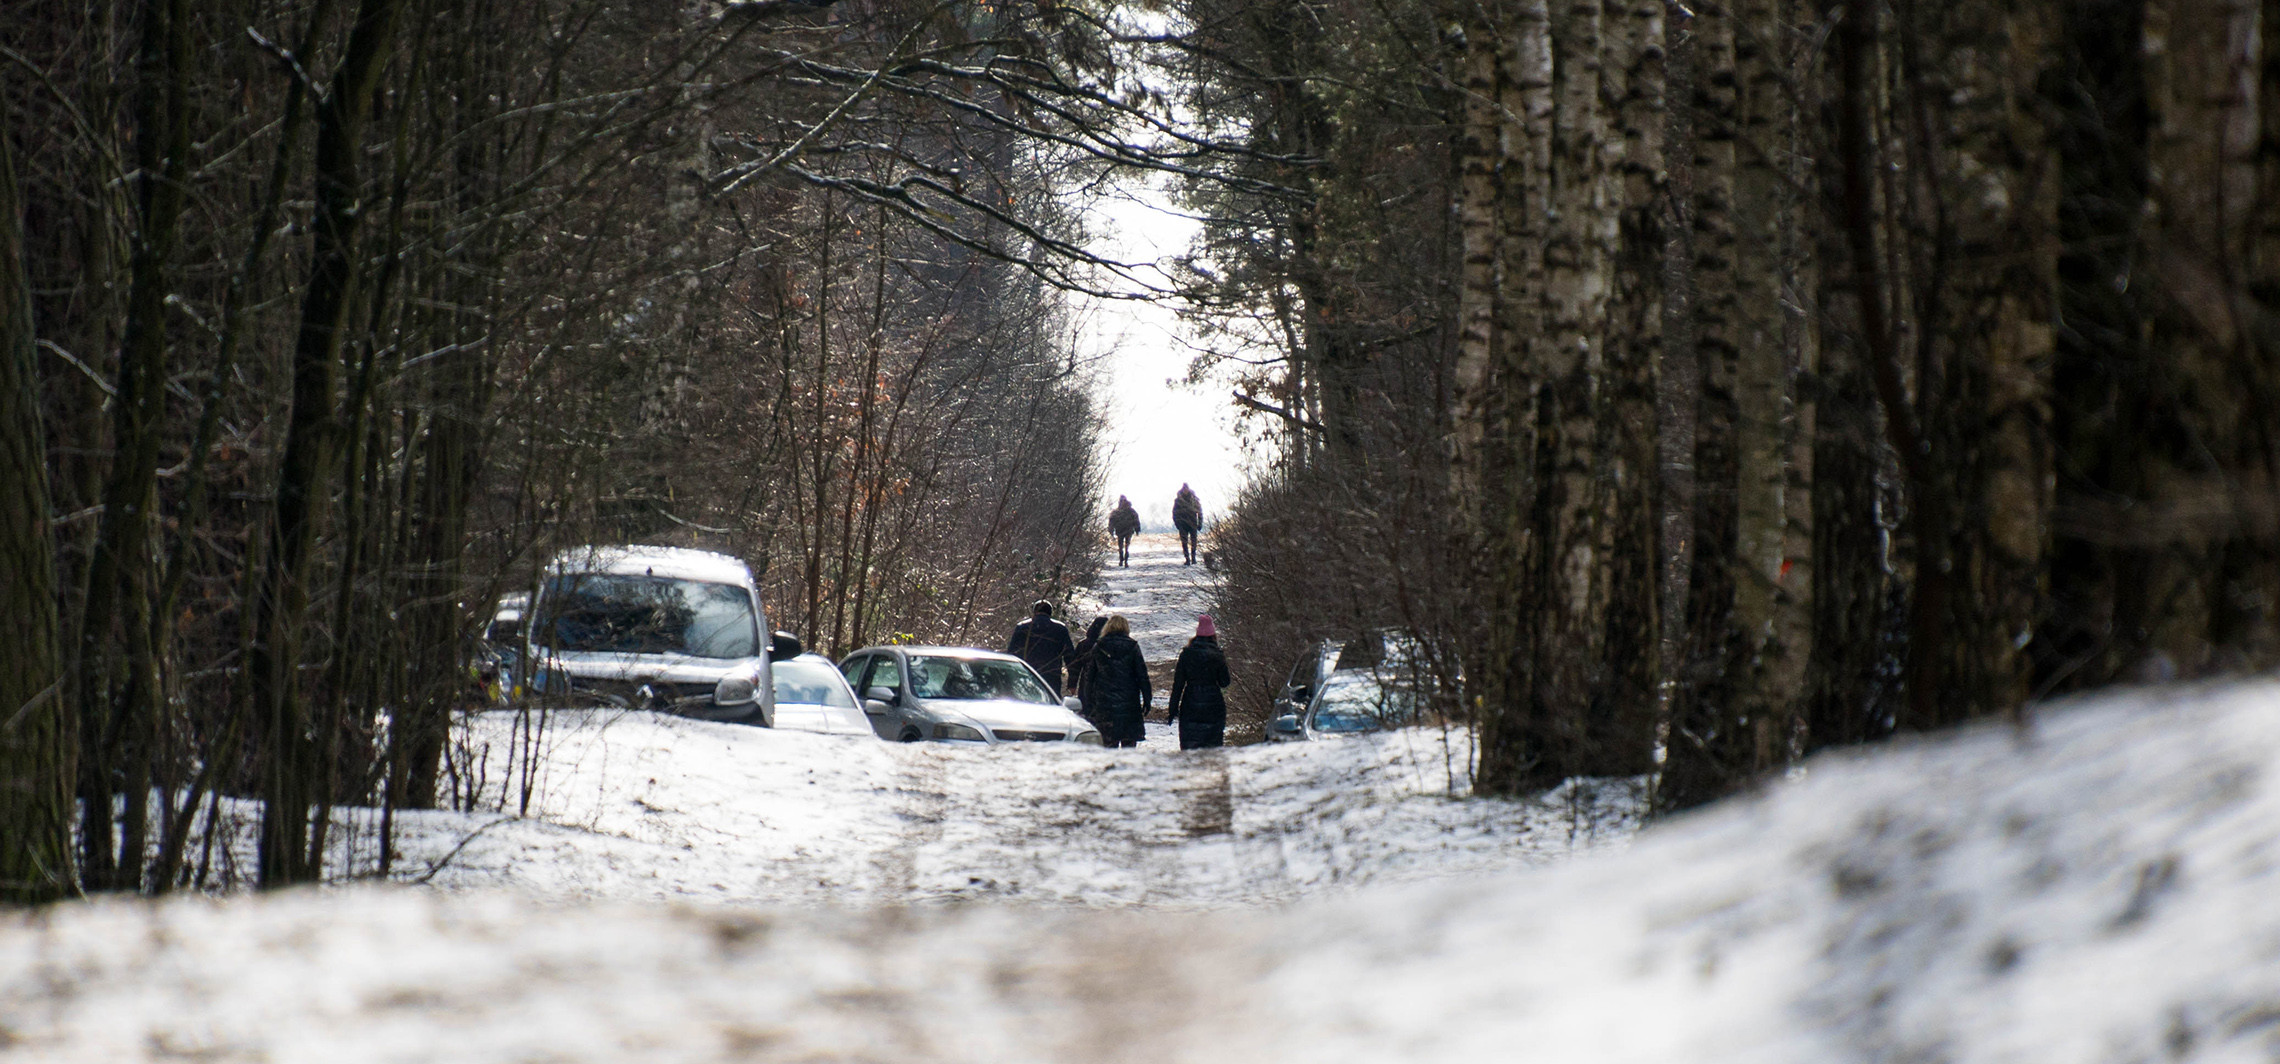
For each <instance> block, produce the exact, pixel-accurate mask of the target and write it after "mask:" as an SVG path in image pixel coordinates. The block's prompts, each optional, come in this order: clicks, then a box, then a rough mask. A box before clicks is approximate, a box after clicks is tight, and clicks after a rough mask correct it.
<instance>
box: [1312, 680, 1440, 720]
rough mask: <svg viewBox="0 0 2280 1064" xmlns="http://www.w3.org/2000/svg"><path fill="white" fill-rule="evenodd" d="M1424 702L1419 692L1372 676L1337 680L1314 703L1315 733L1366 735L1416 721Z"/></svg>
mask: <svg viewBox="0 0 2280 1064" xmlns="http://www.w3.org/2000/svg"><path fill="white" fill-rule="evenodd" d="M1423 702H1424V699H1423V698H1422V697H1421V696H1420V695H1419V693H1418V692H1417V690H1416V689H1414V688H1411V687H1407V686H1392V685H1387V684H1383V683H1380V682H1378V681H1377V679H1376V678H1374V677H1370V676H1348V677H1335V678H1333V679H1332V680H1331V681H1330V682H1329V683H1328V684H1325V685H1324V686H1323V688H1322V695H1321V697H1320V698H1318V699H1316V700H1315V703H1314V730H1315V731H1320V732H1365V731H1378V730H1380V729H1383V728H1398V727H1400V726H1402V725H1404V724H1409V723H1412V722H1414V721H1415V720H1416V719H1417V717H1418V710H1419V709H1420V708H1422V706H1423Z"/></svg>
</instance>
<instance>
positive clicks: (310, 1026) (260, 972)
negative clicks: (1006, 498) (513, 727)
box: [0, 685, 2280, 1064]
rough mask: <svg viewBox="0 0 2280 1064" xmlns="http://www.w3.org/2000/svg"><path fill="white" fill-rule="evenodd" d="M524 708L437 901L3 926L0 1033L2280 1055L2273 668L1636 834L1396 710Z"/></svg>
mask: <svg viewBox="0 0 2280 1064" xmlns="http://www.w3.org/2000/svg"><path fill="white" fill-rule="evenodd" d="M556 723H557V724H558V725H559V726H558V727H557V728H555V729H554V731H553V733H552V734H553V735H554V737H555V739H554V741H555V742H558V743H559V746H557V747H555V748H554V749H553V753H554V755H555V756H552V757H550V758H549V760H548V761H547V764H548V766H549V769H548V771H549V772H550V773H551V775H550V777H549V778H548V779H547V780H546V781H544V788H543V791H542V798H543V801H542V802H541V808H542V809H543V815H542V816H536V817H534V818H533V819H530V820H519V821H501V822H498V823H496V824H491V823H490V819H489V818H481V817H465V816H457V815H443V814H436V815H433V816H430V817H424V818H421V823H420V824H419V825H418V826H417V828H416V829H415V839H416V845H415V846H414V847H413V849H414V855H415V857H417V858H419V859H420V860H426V861H435V860H439V859H440V858H441V857H442V856H443V855H444V854H445V853H447V852H449V851H450V850H451V849H452V847H454V846H456V845H457V844H458V843H459V842H460V841H461V840H463V839H464V838H466V836H467V835H468V834H469V833H470V832H471V831H474V830H476V829H478V828H480V829H483V832H482V834H481V835H480V836H479V837H477V838H475V839H474V841H473V842H471V843H469V844H468V845H467V846H466V847H465V848H464V849H461V850H460V851H459V852H458V854H457V856H456V857H454V858H453V859H452V860H451V861H450V862H449V863H447V864H444V865H442V866H441V867H440V869H439V870H438V871H437V872H436V874H435V877H434V883H436V884H438V885H440V886H442V887H444V888H445V889H442V890H436V889H404V888H379V887H372V888H359V889H344V890H330V891H312V892H306V893H298V894H291V895H284V896H272V897H241V898H232V899H227V900H221V901H202V900H185V901H176V902H169V903H165V904H161V905H155V906H152V905H144V904H138V903H132V902H100V903H94V904H84V905H70V906H62V907H57V908H53V909H49V910H45V911H42V912H39V913H36V914H32V915H28V916H27V915H14V916H9V917H6V918H5V919H4V920H0V1059H6V1060H10V1061H14V1060H70V1061H132V1060H162V1059H178V1058H187V1059H199V1060H208V1061H254V1060H267V1061H319V1060H322V1061H398V1060H403V1061H410V1060H420V1061H524V1060H546V1061H604V1060H609V1061H629V1060H631V1061H652V1060H655V1061H731V1060H735V1061H795V1060H796V1061H975V1062H983V1061H992V1062H996V1061H1135V1062H1137V1061H1149V1062H1167V1061H1228V1062H1234V1061H1256V1060H1288V1061H1310V1062H1311V1061H1357V1062H1359V1061H1373V1062H1374V1061H1453V1060H1468V1059H1471V1060H1521V1059H1524V1060H1531V1061H1575V1062H1593V1064H1604V1062H1628V1061H1637V1062H1641V1064H1647V1062H1655V1064H1670V1062H1681V1061H1753V1062H1756V1061H1764V1062H1797V1064H1807V1062H1812V1064H1820V1062H1828V1061H1854V1060H1859V1061H1943V1062H1958V1064H1961V1062H1971V1061H1990V1062H1992V1061H2021V1062H2027V1061H2032V1062H2052V1061H2057V1062H2073V1061H2080V1062H2104V1061H2116V1062H2121V1061H2153V1060H2205V1061H2272V1060H2276V1059H2280V791H2276V790H2275V787H2274V785H2273V781H2272V775H2273V771H2272V770H2273V769H2274V768H2276V767H2280V689H2275V688H2274V687H2272V686H2267V685H2255V686H2240V687H2231V688H2224V689H2216V690H2209V691H2190V690H2177V691H2166V692H2159V693H2151V694H2145V693H2140V694H2133V695H2121V696H2113V697H2109V698H2106V699H2103V700H2099V701H2095V702H2090V703H2084V704H2081V705H2078V706H2075V707H2072V708H2062V709H2051V710H2048V711H2047V712H2046V713H2045V714H2044V715H2043V716H2042V717H2041V718H2040V719H2039V721H2038V722H2037V723H2036V724H2035V725H2034V727H2033V728H2032V729H2031V730H2029V731H2024V732H2022V731H2017V730H2013V729H2010V728H1988V729H1983V730H1979V731H1976V732H1972V733H1969V734H1965V735H1962V736H1956V737H1947V738H1942V739H1939V740H1934V741H1926V742H1918V743H1906V744H1896V745H1888V746H1884V747H1880V748H1876V749H1873V750H1868V751H1863V752H1859V753H1856V754H1853V755H1849V756H1841V757H1834V758H1822V759H1820V760H1817V761H1815V762H1813V763H1812V764H1811V766H1810V768H1809V771H1808V772H1806V773H1805V774H1804V776H1803V778H1801V779H1796V780H1793V781H1791V782H1789V783H1786V784H1783V785H1780V786H1777V787H1774V788H1772V789H1770V790H1769V791H1768V792H1766V793H1765V794H1763V795H1760V796H1758V797H1755V798H1752V799H1747V800H1741V801H1736V802H1732V803H1728V804H1727V805H1725V806H1722V807H1719V808H1714V809H1711V810H1708V811H1706V812H1704V813H1702V814H1699V815H1696V816H1693V817H1690V818H1686V819H1683V820H1679V821H1675V822H1672V823H1669V824H1665V825H1662V826H1659V827H1657V828H1655V829H1653V830H1651V831H1649V832H1647V833H1645V834H1643V835H1640V836H1637V837H1636V838H1635V839H1634V840H1632V841H1630V842H1629V843H1628V845H1610V843H1614V842H1617V841H1620V840H1621V839H1622V838H1623V835H1624V830H1623V821H1622V816H1621V809H1622V808H1623V806H1622V803H1621V801H1620V798H1619V795H1617V794H1615V793H1612V792H1618V791H1620V790H1622V788H1621V786H1619V785H1613V784H1609V785H1602V786H1601V787H1599V788H1594V789H1584V790H1578V791H1576V792H1574V793H1572V794H1568V795H1563V796H1561V800H1558V801H1547V802H1533V803H1508V802H1489V801H1476V800H1456V799H1451V798H1448V797H1446V796H1445V794H1446V791H1447V789H1448V785H1449V782H1450V778H1451V777H1450V774H1449V773H1448V772H1447V771H1445V769H1443V768H1442V766H1443V765H1445V762H1444V761H1443V760H1442V759H1441V757H1440V756H1439V754H1438V752H1437V751H1436V749H1435V748H1436V747H1437V746H1438V742H1439V739H1438V736H1437V735H1432V734H1431V733H1416V734H1410V735H1397V736H1387V737H1380V738H1377V739H1371V740H1364V741H1360V742H1342V743H1319V744H1305V745H1293V746H1288V747H1275V748H1247V749H1238V750H1230V751H1225V752H1222V753H1219V754H1211V755H1204V756H1194V755H1177V754H1169V753H1162V752H1156V751H1151V750H1148V749H1145V748H1144V749H1142V750H1140V751H1125V752H1115V751H1093V750H1084V751H1075V750H1070V751H1047V750H1034V749H999V750H951V749H944V748H935V747H896V746H887V745H884V744H870V743H863V742H855V741H848V740H838V739H833V738H831V737H825V736H802V735H790V734H778V733H769V732H760V731H752V730H744V729H733V728H727V727H722V726H712V725H703V724H697V723H694V722H688V721H678V720H659V719H652V718H646V717H639V716H628V717H618V718H601V717H594V718H591V719H589V720H587V721H584V722H582V723H581V722H575V721H571V720H569V719H567V718H565V719H563V720H560V721H558V722H556ZM1456 763H1458V764H1461V763H1462V760H1461V757H1460V758H1458V759H1457V762H1456ZM810 779H813V780H814V782H813V783H810V782H808V781H809V780H810ZM1457 782H1458V784H1459V786H1460V787H1461V785H1462V781H1461V780H1459V781H1457ZM811 796H812V797H811ZM1576 813H1581V814H1582V816H1581V818H1580V819H1579V818H1578V817H1577V816H1575V815H1573V814H1576ZM486 825H488V826H486ZM1573 850H1598V851H1601V852H1597V853H1590V854H1583V855H1578V856H1574V857H1572V858H1569V859H1559V860H1554V858H1562V857H1564V856H1565V855H1568V854H1570V852H1571V851H1573ZM1529 866H1536V867H1529ZM1331 888H1334V889H1331ZM656 899H662V900H664V901H665V902H666V903H665V904H657V903H656V902H655V900H656ZM940 899H975V901H974V902H973V903H964V904H939V903H935V902H937V901H938V900H940ZM905 901H913V902H919V904H901V902H905ZM818 903H823V904H818ZM1286 903H1287V904H1286Z"/></svg>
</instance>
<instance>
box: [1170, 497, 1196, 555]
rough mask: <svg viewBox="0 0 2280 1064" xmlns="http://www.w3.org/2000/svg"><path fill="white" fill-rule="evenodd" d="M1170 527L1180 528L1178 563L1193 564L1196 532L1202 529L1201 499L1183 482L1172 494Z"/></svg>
mask: <svg viewBox="0 0 2280 1064" xmlns="http://www.w3.org/2000/svg"><path fill="white" fill-rule="evenodd" d="M1172 527H1174V528H1177V529H1179V530H1180V557H1181V559H1182V560H1181V562H1180V564H1181V565H1194V564H1195V546H1196V534H1197V533H1200V532H1202V531H1203V500H1202V499H1198V498H1196V497H1195V489H1194V488H1191V487H1188V486H1187V485H1185V484H1182V485H1180V493H1179V494H1177V495H1174V496H1172Z"/></svg>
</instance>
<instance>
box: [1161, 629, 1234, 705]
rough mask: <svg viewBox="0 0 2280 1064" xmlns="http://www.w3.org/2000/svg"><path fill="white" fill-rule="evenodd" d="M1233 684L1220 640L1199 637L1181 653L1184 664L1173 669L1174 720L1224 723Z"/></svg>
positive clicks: (1214, 637) (1181, 662) (1204, 636)
mask: <svg viewBox="0 0 2280 1064" xmlns="http://www.w3.org/2000/svg"><path fill="white" fill-rule="evenodd" d="M1231 682H1233V677H1231V676H1229V675H1228V674H1227V655H1226V654H1225V653H1224V652H1222V651H1221V650H1220V649H1219V637H1217V636H1209V635H1199V636H1196V637H1195V638H1194V639H1191V640H1188V645H1187V647H1186V649H1183V650H1181V651H1180V663H1179V664H1178V665H1177V666H1174V667H1173V669H1172V698H1171V701H1170V702H1169V703H1168V705H1169V707H1170V710H1171V718H1172V719H1173V720H1182V719H1185V720H1189V721H1195V722H1202V721H1219V722H1224V721H1225V720H1226V719H1227V685H1228V684H1229V683H1231Z"/></svg>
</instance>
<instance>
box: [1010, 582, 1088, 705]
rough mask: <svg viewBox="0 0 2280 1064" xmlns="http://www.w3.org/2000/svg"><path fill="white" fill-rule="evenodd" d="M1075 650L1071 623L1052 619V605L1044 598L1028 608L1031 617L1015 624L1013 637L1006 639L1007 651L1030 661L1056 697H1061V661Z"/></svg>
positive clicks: (1031, 666)
mask: <svg viewBox="0 0 2280 1064" xmlns="http://www.w3.org/2000/svg"><path fill="white" fill-rule="evenodd" d="M1076 649H1077V646H1076V641H1075V640H1072V639H1070V638H1069V626H1068V625H1065V624H1062V623H1061V622H1059V621H1056V620H1054V619H1053V604H1052V603H1050V602H1047V601H1045V600H1044V599H1038V600H1037V604H1036V605H1034V606H1031V607H1030V608H1029V619H1028V620H1026V621H1023V622H1021V623H1020V624H1017V625H1014V626H1013V638H1011V639H1008V640H1006V641H1005V652H1006V653H1008V654H1012V655H1014V656H1016V657H1018V658H1020V659H1021V660H1023V661H1026V662H1028V663H1029V667H1030V668H1033V669H1036V670H1037V674H1038V675H1040V676H1043V677H1045V682H1046V683H1047V684H1050V685H1052V688H1053V697H1055V698H1059V697H1061V664H1062V663H1063V662H1065V661H1067V660H1069V655H1070V654H1071V653H1072V652H1074V651H1075V650H1076Z"/></svg>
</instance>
